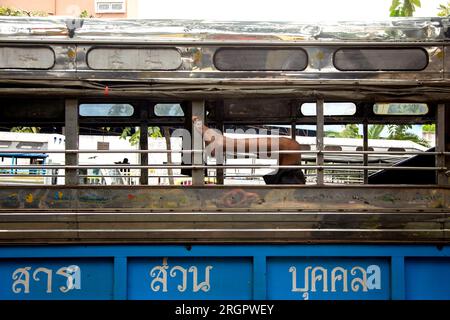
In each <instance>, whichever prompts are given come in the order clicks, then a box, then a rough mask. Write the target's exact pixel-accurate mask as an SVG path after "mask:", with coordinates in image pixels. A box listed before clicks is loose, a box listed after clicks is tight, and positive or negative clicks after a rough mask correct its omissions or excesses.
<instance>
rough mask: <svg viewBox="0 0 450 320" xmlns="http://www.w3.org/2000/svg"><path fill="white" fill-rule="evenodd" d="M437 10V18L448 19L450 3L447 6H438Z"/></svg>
mask: <svg viewBox="0 0 450 320" xmlns="http://www.w3.org/2000/svg"><path fill="white" fill-rule="evenodd" d="M438 10H440V11H439V12H438V14H437V15H438V17H448V16H450V1H447V4H440V5H439V8H438Z"/></svg>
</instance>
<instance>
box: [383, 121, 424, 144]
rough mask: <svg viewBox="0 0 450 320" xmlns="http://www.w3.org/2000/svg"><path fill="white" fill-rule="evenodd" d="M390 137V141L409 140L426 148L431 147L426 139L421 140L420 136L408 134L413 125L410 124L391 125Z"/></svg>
mask: <svg viewBox="0 0 450 320" xmlns="http://www.w3.org/2000/svg"><path fill="white" fill-rule="evenodd" d="M388 128H389V136H388V139H391V140H409V141H413V142H415V143H418V144H420V145H423V146H425V147H429V146H430V144H429V143H428V141H426V140H425V139H422V138H420V137H419V136H418V135H416V134H414V133H411V132H407V131H408V130H409V129H411V128H412V125H410V124H401V125H395V124H392V125H389V126H388Z"/></svg>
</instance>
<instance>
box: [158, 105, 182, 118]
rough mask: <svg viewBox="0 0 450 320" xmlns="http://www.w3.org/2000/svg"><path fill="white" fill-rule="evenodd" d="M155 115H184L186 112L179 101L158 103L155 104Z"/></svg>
mask: <svg viewBox="0 0 450 320" xmlns="http://www.w3.org/2000/svg"><path fill="white" fill-rule="evenodd" d="M154 111H155V115H156V116H158V117H183V116H184V112H183V109H182V108H181V105H180V104H179V103H158V104H157V105H155V109H154Z"/></svg>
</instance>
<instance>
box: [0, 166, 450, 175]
mask: <svg viewBox="0 0 450 320" xmlns="http://www.w3.org/2000/svg"><path fill="white" fill-rule="evenodd" d="M268 168H270V169H321V170H324V169H325V170H326V169H334V170H360V169H373V170H384V169H386V170H427V171H436V170H439V171H442V170H443V171H446V170H447V167H395V166H347V165H342V166H336V165H326V166H317V165H311V166H309V165H225V166H223V165H147V166H142V165H127V166H119V165H67V166H65V165H42V166H27V165H17V166H14V167H11V166H0V169H3V170H19V169H41V170H43V169H268ZM0 174H1V173H0Z"/></svg>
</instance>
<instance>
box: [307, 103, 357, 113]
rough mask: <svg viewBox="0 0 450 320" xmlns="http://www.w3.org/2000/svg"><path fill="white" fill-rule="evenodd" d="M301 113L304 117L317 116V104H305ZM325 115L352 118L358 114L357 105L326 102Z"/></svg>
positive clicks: (324, 105) (324, 106)
mask: <svg viewBox="0 0 450 320" xmlns="http://www.w3.org/2000/svg"><path fill="white" fill-rule="evenodd" d="M301 111H302V114H303V115H304V116H316V104H315V103H303V104H302V105H301ZM323 113H324V115H325V116H351V115H354V114H355V113H356V105H355V104H354V103H351V102H325V103H324V104H323Z"/></svg>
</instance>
